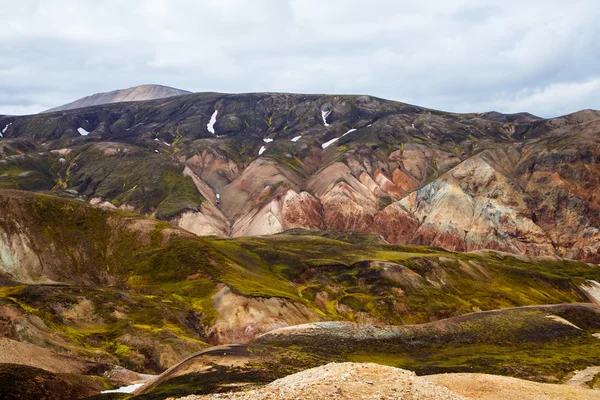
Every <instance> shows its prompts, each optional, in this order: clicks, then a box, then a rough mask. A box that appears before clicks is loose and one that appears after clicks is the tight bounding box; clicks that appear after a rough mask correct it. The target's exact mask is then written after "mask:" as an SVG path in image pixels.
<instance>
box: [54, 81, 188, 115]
mask: <svg viewBox="0 0 600 400" xmlns="http://www.w3.org/2000/svg"><path fill="white" fill-rule="evenodd" d="M189 93H190V92H188V91H186V90H180V89H175V88H171V87H168V86H161V85H140V86H135V87H132V88H128V89H120V90H113V91H112V92H106V93H96V94H93V95H91V96H86V97H84V98H81V99H79V100H75V101H73V102H71V103H67V104H63V105H62V106H58V107H54V108H51V109H49V110H46V111H44V112H45V113H49V112H55V111H66V110H73V109H76V108H84V107H91V106H98V105H101V104H110V103H120V102H124V101H143V100H154V99H162V98H165V97H172V96H180V95H182V94H189Z"/></svg>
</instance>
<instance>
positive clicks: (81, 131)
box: [77, 128, 90, 136]
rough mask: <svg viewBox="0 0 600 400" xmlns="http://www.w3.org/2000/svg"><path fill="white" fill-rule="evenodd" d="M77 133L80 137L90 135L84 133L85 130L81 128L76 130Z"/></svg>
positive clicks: (86, 132)
mask: <svg viewBox="0 0 600 400" xmlns="http://www.w3.org/2000/svg"><path fill="white" fill-rule="evenodd" d="M77 132H79V134H80V135H81V136H87V135H89V134H90V133H89V132H88V131H86V130H85V129H83V128H77Z"/></svg>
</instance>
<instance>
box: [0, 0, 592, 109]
mask: <svg viewBox="0 0 600 400" xmlns="http://www.w3.org/2000/svg"><path fill="white" fill-rule="evenodd" d="M0 10H2V22H0V114H30V113H36V112H39V111H42V110H44V109H48V108H50V107H53V106H57V105H60V104H64V103H67V102H70V101H72V100H75V99H77V98H80V97H83V96H86V95H90V94H93V93H97V92H103V91H110V90H114V89H120V88H126V87H131V86H136V85H139V84H144V83H156V84H162V85H167V86H173V87H177V88H181V89H186V90H190V91H195V92H196V91H219V92H263V91H279V92H302V93H332V94H333V93H352V94H370V95H375V96H379V97H384V98H389V99H394V100H399V101H403V102H407V103H412V104H418V105H422V106H426V107H431V108H437V109H442V110H447V111H457V112H480V111H489V110H496V111H501V112H518V111H529V112H532V113H534V114H537V115H540V116H543V117H552V116H558V115H563V114H566V113H570V112H573V111H577V110H580V109H585V108H595V109H600V23H599V21H600V18H599V17H600V3H599V2H598V0H570V1H563V0H560V1H559V0H556V1H555V0H539V1H538V0H518V1H513V0H503V1H486V0H435V1H426V0H423V1H417V0H412V1H400V0H389V1H388V0H369V1H364V0H289V1H287V0H247V1H243V0H205V1H203V0H196V1H174V0H145V1H143V0H127V1H122V0H120V1H107V0H104V1H76V0H61V1H41V0H38V1H34V0H18V1H14V0H0Z"/></svg>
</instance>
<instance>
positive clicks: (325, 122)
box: [321, 110, 331, 126]
mask: <svg viewBox="0 0 600 400" xmlns="http://www.w3.org/2000/svg"><path fill="white" fill-rule="evenodd" d="M329 114H331V111H323V110H321V117H322V118H323V125H325V126H329V124H328V123H327V117H328V116H329Z"/></svg>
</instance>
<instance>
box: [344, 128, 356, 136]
mask: <svg viewBox="0 0 600 400" xmlns="http://www.w3.org/2000/svg"><path fill="white" fill-rule="evenodd" d="M355 130H356V129H350V130H349V131H348V132H346V133H344V134H343V135H342V137H344V136H346V135H347V134H349V133H352V132H354V131H355Z"/></svg>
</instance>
